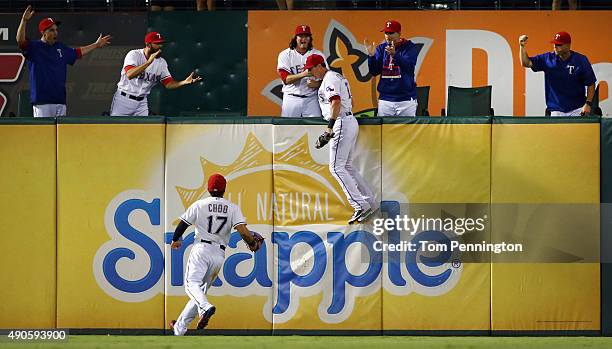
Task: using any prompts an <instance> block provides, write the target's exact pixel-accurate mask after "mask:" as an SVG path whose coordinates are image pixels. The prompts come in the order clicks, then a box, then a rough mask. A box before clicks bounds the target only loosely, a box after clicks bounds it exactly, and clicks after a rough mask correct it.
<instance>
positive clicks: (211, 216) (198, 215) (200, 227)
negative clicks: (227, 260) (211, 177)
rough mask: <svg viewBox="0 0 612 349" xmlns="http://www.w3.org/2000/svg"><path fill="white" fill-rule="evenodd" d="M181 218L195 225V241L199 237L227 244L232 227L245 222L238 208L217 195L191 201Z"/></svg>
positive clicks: (199, 238)
mask: <svg viewBox="0 0 612 349" xmlns="http://www.w3.org/2000/svg"><path fill="white" fill-rule="evenodd" d="M181 220H183V221H184V222H186V223H188V224H192V225H195V230H196V236H195V241H196V242H197V241H199V240H201V239H204V240H208V241H212V242H216V243H218V244H221V245H227V244H228V242H229V238H230V235H231V233H232V230H233V228H234V227H235V226H236V225H238V224H243V223H245V220H244V217H243V216H242V212H241V211H240V208H239V207H238V206H237V205H236V204H234V203H232V202H230V201H228V200H226V199H224V198H219V197H212V196H211V197H208V198H205V199H202V200H198V201H196V202H195V203H193V204H192V205H191V206H190V207H189V208H188V209H187V211H186V212H185V213H184V214H183V215H182V216H181Z"/></svg>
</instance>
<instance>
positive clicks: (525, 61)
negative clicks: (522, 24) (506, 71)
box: [519, 35, 533, 68]
mask: <svg viewBox="0 0 612 349" xmlns="http://www.w3.org/2000/svg"><path fill="white" fill-rule="evenodd" d="M527 39H528V37H527V35H521V36H520V37H519V46H520V48H519V50H520V58H521V65H522V66H523V67H525V68H531V67H532V66H533V63H532V62H531V59H529V55H528V54H527V49H525V45H526V44H527Z"/></svg>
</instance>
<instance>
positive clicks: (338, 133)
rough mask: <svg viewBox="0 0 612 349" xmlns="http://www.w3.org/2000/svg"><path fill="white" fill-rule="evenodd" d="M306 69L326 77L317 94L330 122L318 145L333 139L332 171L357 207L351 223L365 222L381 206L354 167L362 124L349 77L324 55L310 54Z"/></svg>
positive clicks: (322, 109) (323, 78) (330, 164)
mask: <svg viewBox="0 0 612 349" xmlns="http://www.w3.org/2000/svg"><path fill="white" fill-rule="evenodd" d="M304 69H308V70H309V71H310V72H311V73H312V75H313V76H314V77H316V78H317V79H322V80H323V81H322V82H321V87H319V92H318V96H319V104H320V106H321V111H322V112H323V117H324V118H325V120H327V121H328V124H327V129H326V130H325V132H323V134H322V135H321V136H319V138H318V139H317V144H316V148H317V149H320V148H322V147H323V146H325V144H327V143H328V142H329V141H330V140H331V145H330V148H329V170H330V172H331V174H332V176H334V178H336V180H337V181H338V183H340V186H341V187H342V190H343V191H344V194H345V195H346V197H347V199H348V201H349V203H350V204H351V206H352V207H353V208H354V209H355V212H354V213H353V215H352V216H351V218H350V219H349V221H348V224H353V223H356V222H363V221H364V220H366V219H367V218H368V217H369V216H370V215H371V214H372V213H374V212H375V211H376V210H377V209H378V206H377V205H376V200H375V197H374V194H373V193H372V191H371V190H370V188H369V187H368V185H367V184H366V183H365V181H364V180H363V178H362V177H361V175H360V174H359V172H357V170H356V169H355V168H354V167H353V156H354V152H353V150H354V148H355V144H356V142H357V136H358V135H359V124H358V123H357V119H355V117H354V116H353V112H352V106H353V100H352V96H351V90H350V87H349V83H348V80H346V79H345V78H344V77H343V76H342V75H340V74H339V73H336V72H333V71H331V70H328V69H327V68H326V66H325V59H324V58H323V56H321V55H317V54H313V55H311V56H310V57H308V59H307V60H306V65H305V66H304Z"/></svg>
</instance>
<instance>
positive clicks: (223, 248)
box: [200, 239, 225, 251]
mask: <svg viewBox="0 0 612 349" xmlns="http://www.w3.org/2000/svg"><path fill="white" fill-rule="evenodd" d="M200 241H202V242H203V243H206V244H211V245H213V243H212V241H208V240H204V239H201V240H200ZM219 247H220V248H221V249H222V250H223V251H225V246H223V245H219Z"/></svg>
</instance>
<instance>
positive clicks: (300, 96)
mask: <svg viewBox="0 0 612 349" xmlns="http://www.w3.org/2000/svg"><path fill="white" fill-rule="evenodd" d="M289 96H293V97H297V98H308V97H310V96H305V95H296V94H294V93H290V94H289ZM313 96H314V95H313Z"/></svg>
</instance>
